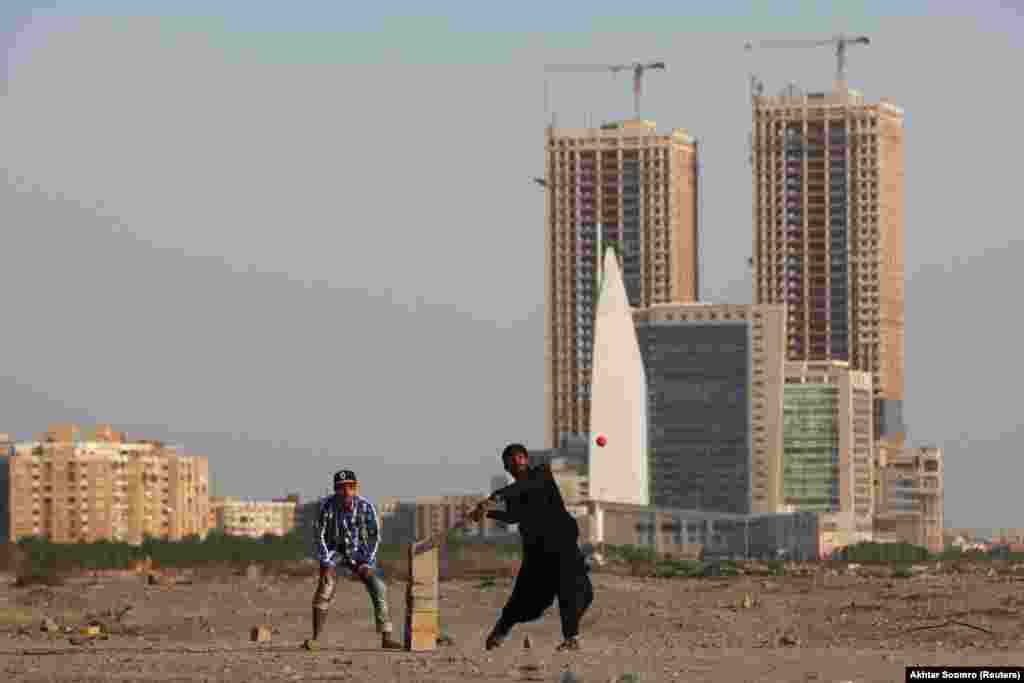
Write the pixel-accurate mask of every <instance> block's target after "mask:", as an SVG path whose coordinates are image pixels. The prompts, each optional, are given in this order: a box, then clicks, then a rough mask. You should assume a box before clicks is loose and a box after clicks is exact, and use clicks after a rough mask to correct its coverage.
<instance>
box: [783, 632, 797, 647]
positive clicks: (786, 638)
mask: <svg viewBox="0 0 1024 683" xmlns="http://www.w3.org/2000/svg"><path fill="white" fill-rule="evenodd" d="M799 644H800V639H799V638H797V637H796V636H795V635H793V634H791V633H783V634H782V635H781V636H779V645H784V646H786V647H792V646H794V645H799Z"/></svg>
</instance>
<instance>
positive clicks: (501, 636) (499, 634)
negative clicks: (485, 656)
mask: <svg viewBox="0 0 1024 683" xmlns="http://www.w3.org/2000/svg"><path fill="white" fill-rule="evenodd" d="M507 637H508V631H507V630H505V629H503V628H501V626H500V625H496V626H495V627H494V629H493V630H492V631H491V634H490V635H489V636H487V642H486V643H484V647H485V648H487V649H488V650H493V649H494V648H496V647H501V646H502V644H503V643H504V642H505V638H507Z"/></svg>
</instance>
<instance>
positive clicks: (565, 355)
mask: <svg viewBox="0 0 1024 683" xmlns="http://www.w3.org/2000/svg"><path fill="white" fill-rule="evenodd" d="M545 156H546V167H547V170H546V179H545V181H546V185H547V189H546V192H547V204H546V221H545V231H544V253H545V276H544V280H545V298H544V300H545V303H546V322H545V346H544V348H545V351H544V353H545V380H544V389H545V409H544V410H545V416H546V418H545V421H546V425H545V447H546V448H554V447H555V446H556V444H557V443H558V439H559V437H560V436H561V435H562V434H571V433H575V434H588V433H589V432H590V381H591V363H592V360H593V358H592V356H593V341H594V340H593V322H594V308H595V305H596V303H597V286H598V280H597V275H598V271H599V270H600V265H601V263H600V260H599V259H600V255H601V252H602V250H601V245H602V244H609V243H614V244H616V245H617V246H618V248H619V249H620V252H621V256H622V277H623V280H624V283H625V289H626V293H627V297H628V300H629V303H630V305H631V306H633V307H641V306H648V305H650V304H654V303H663V302H668V301H695V300H696V299H697V293H698V291H699V290H698V282H697V275H698V266H697V246H698V245H697V206H698V203H697V189H698V188H697V169H698V165H697V142H696V141H695V140H694V139H693V138H692V137H691V136H690V135H689V134H688V133H687V132H686V131H685V130H681V129H675V130H673V131H671V132H670V133H668V134H664V133H658V132H657V131H656V129H655V125H654V123H653V122H650V121H625V122H622V123H617V124H610V125H608V126H603V127H601V128H582V129H566V128H552V127H549V128H548V129H547V132H546V135H545Z"/></svg>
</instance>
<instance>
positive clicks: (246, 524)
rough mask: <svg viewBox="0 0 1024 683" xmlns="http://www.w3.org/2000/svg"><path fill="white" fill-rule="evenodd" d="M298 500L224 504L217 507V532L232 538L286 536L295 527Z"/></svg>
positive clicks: (231, 501) (226, 501)
mask: <svg viewBox="0 0 1024 683" xmlns="http://www.w3.org/2000/svg"><path fill="white" fill-rule="evenodd" d="M296 507H297V501H294V500H281V501H270V502H267V501H244V500H225V501H220V502H219V503H218V505H217V508H216V519H217V526H216V528H217V530H218V531H221V532H223V533H224V534H226V535H228V536H247V537H249V538H262V537H263V536H267V535H270V536H284V535H286V534H288V533H290V532H291V531H292V530H293V529H294V528H295V508H296Z"/></svg>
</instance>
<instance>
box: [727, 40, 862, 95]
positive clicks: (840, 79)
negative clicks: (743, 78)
mask: <svg viewBox="0 0 1024 683" xmlns="http://www.w3.org/2000/svg"><path fill="white" fill-rule="evenodd" d="M870 44H871V40H870V39H869V38H868V37H867V36H858V37H856V38H855V37H853V36H847V35H845V34H841V35H838V36H835V37H834V38H830V39H828V40H761V41H758V42H755V43H747V44H746V45H745V47H746V49H747V50H752V49H754V48H755V47H758V48H760V47H823V46H825V45H835V47H836V83H835V85H836V88H842V87H845V85H846V48H847V47H848V46H850V45H870ZM755 87H756V84H755V82H754V81H753V80H752V81H751V89H752V90H753V89H754V88H755Z"/></svg>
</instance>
